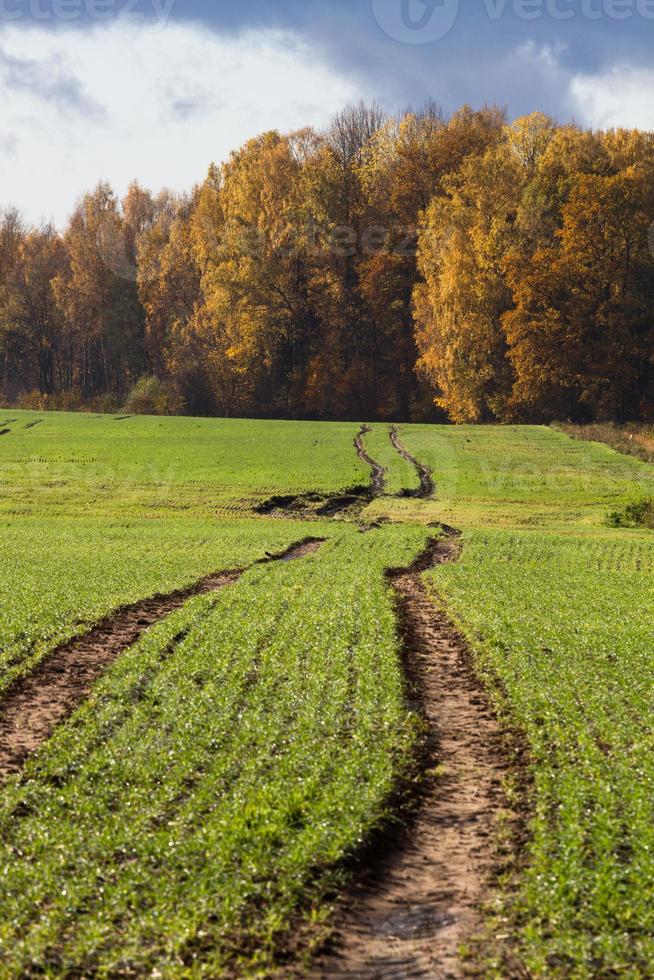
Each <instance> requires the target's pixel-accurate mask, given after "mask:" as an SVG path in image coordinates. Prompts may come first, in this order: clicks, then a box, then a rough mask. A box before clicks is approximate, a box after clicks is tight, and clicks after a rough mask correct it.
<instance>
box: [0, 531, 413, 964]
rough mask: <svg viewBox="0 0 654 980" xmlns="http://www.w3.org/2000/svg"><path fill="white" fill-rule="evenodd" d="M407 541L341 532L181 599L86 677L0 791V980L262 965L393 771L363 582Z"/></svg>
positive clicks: (394, 713) (399, 730) (406, 718)
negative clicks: (97, 675)
mask: <svg viewBox="0 0 654 980" xmlns="http://www.w3.org/2000/svg"><path fill="white" fill-rule="evenodd" d="M425 537H426V536H425V533H424V532H423V531H421V530H419V529H412V530H409V529H403V528H402V529H401V528H386V529H384V530H382V531H379V532H377V533H375V534H369V535H365V536H364V535H361V534H359V533H357V532H356V531H355V530H354V529H351V528H345V527H344V528H342V529H341V530H339V531H338V532H337V533H336V534H335V536H334V538H333V539H332V540H331V541H330V542H328V543H327V544H325V545H324V546H323V549H321V551H320V552H318V553H317V554H316V555H315V556H312V557H310V558H304V559H302V560H301V561H298V562H295V563H288V564H283V563H279V564H276V565H266V566H259V567H257V568H256V569H253V570H252V571H250V572H249V573H248V574H246V576H244V577H243V578H242V579H241V581H240V582H239V583H238V584H237V585H235V586H234V587H232V588H230V589H227V590H225V591H224V592H222V593H220V594H219V595H215V596H211V597H204V598H202V599H196V600H193V601H191V602H189V603H188V605H187V606H185V607H184V609H183V610H181V611H180V612H178V613H177V614H174V615H173V616H171V617H170V618H169V619H168V620H166V621H165V622H163V623H162V624H161V625H160V626H158V627H156V628H155V629H153V630H151V631H150V632H149V633H148V634H147V635H146V636H145V637H144V638H143V639H142V640H141V642H140V643H139V644H138V645H137V646H135V647H134V648H133V649H132V650H131V651H130V652H128V653H127V654H126V655H125V656H123V657H122V658H121V659H120V660H119V661H118V662H117V663H116V664H115V665H114V666H113V667H112V668H111V669H110V670H109V671H108V672H107V674H106V676H105V677H104V679H103V680H102V682H101V683H100V684H99V685H98V686H97V688H96V689H95V691H94V693H93V695H92V697H91V698H90V699H89V701H88V702H87V703H86V704H85V705H84V706H83V707H82V708H81V709H80V710H79V711H78V712H77V714H76V715H75V716H74V717H73V719H72V720H71V721H70V722H69V723H68V724H67V725H65V726H62V727H61V728H60V729H59V730H58V731H57V733H56V735H55V737H54V738H53V739H52V740H51V742H50V743H49V744H48V746H47V747H46V749H45V750H44V751H42V752H41V753H40V755H39V756H38V757H37V758H36V760H35V761H33V762H32V763H30V764H29V766H28V769H27V772H26V774H25V778H24V779H23V780H22V781H18V780H16V781H14V783H13V784H10V785H9V786H7V787H6V788H5V790H4V793H3V797H2V809H1V811H0V831H1V832H0V839H1V840H2V842H3V843H2V845H1V847H0V868H2V890H3V897H2V905H3V924H2V926H1V927H0V948H1V949H2V953H1V954H0V976H2V977H3V978H5V977H6V978H10V977H11V978H13V977H16V976H21V977H31V976H42V975H44V974H46V975H48V976H67V977H68V976H117V975H121V976H126V975H138V976H146V975H148V976H150V975H156V976H161V977H179V976H193V977H201V976H206V977H216V976H219V975H221V973H222V971H224V970H226V969H227V967H228V966H230V967H231V968H232V969H234V970H236V972H237V975H240V976H244V975H251V974H253V973H255V972H257V971H258V970H263V969H264V968H265V967H266V966H268V965H270V959H271V957H272V955H273V953H274V951H275V948H276V946H277V945H278V944H279V941H280V934H281V935H282V936H283V934H284V933H285V932H286V931H287V930H288V927H289V923H290V922H291V921H292V920H293V916H294V913H295V912H296V910H297V908H298V906H304V908H306V904H307V895H311V894H313V895H314V896H316V897H319V896H320V891H321V886H322V887H324V886H325V875H326V874H327V880H332V879H331V877H330V875H329V874H328V869H330V868H331V867H332V866H333V865H334V863H335V862H337V861H338V860H339V859H340V858H342V856H343V855H344V854H346V853H348V852H349V851H352V850H354V849H355V848H356V847H357V845H358V844H360V842H361V841H362V839H364V838H365V837H366V836H367V834H368V833H369V832H370V829H371V827H372V826H374V825H375V823H376V822H378V821H379V819H380V818H381V816H382V814H383V805H384V801H385V800H386V798H387V796H388V794H389V792H390V791H391V790H392V788H393V786H394V784H395V780H396V779H397V776H398V773H400V772H401V771H402V770H403V768H404V767H405V766H406V764H407V760H408V759H409V758H410V747H411V742H412V737H413V725H412V723H411V716H410V715H409V713H408V712H407V710H406V707H405V696H404V680H403V675H402V669H401V665H400V660H399V657H398V655H397V643H398V641H397V637H396V629H395V617H394V612H393V605H392V600H391V596H390V589H389V586H387V584H386V583H385V581H384V577H383V569H384V568H385V567H386V566H387V564H388V562H389V561H391V562H392V563H394V564H398V565H402V564H406V563H408V562H410V561H411V560H413V558H414V557H415V556H416V554H417V553H419V552H420V550H421V549H422V548H423V547H424V542H425ZM152 971H155V972H154V973H153V972H152Z"/></svg>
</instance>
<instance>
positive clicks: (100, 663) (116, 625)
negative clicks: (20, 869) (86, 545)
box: [0, 538, 324, 781]
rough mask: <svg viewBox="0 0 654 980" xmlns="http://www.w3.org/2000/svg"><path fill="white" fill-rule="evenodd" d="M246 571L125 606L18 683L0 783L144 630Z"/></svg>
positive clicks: (11, 695)
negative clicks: (191, 599)
mask: <svg viewBox="0 0 654 980" xmlns="http://www.w3.org/2000/svg"><path fill="white" fill-rule="evenodd" d="M323 541H324V539H322V538H306V539H305V540H303V541H300V542H299V543H298V544H295V545H292V546H291V547H290V548H287V549H286V550H285V551H283V552H282V553H281V554H277V555H267V556H266V557H265V558H263V559H260V560H259V561H258V562H255V563H254V564H267V563H268V562H273V561H294V560H296V559H298V558H303V557H304V556H305V555H308V554H312V553H313V552H315V551H317V550H318V548H319V547H320V545H321V544H322V543H323ZM248 567H251V566H248ZM246 571H247V568H241V569H233V570H230V571H225V572H220V573H218V574H215V575H208V576H206V577H205V578H203V579H202V580H201V581H200V582H198V583H196V584H195V585H192V586H190V587H189V588H187V589H179V590H176V591H175V592H171V593H169V594H168V595H162V596H155V597H153V598H151V599H145V600H143V601H141V602H137V603H134V604H133V605H129V606H125V607H124V608H123V609H120V610H118V611H117V612H115V613H113V614H112V615H110V616H108V617H106V618H105V619H103V620H101V621H100V622H99V623H97V625H95V626H94V627H93V628H92V629H91V630H90V631H89V632H88V633H85V634H84V635H83V636H81V637H78V638H76V639H73V640H70V641H69V642H68V643H65V644H63V645H62V646H60V647H58V648H57V649H55V650H54V651H53V652H52V653H51V654H50V655H49V656H48V657H47V658H46V659H45V660H43V661H42V662H41V663H40V664H38V665H37V666H36V667H35V669H34V670H33V671H32V672H31V673H30V674H29V675H28V676H27V677H25V678H22V679H20V680H18V681H17V682H16V683H15V684H14V685H13V686H12V687H11V688H10V689H9V691H8V692H7V694H6V695H5V698H4V701H3V703H2V705H1V706H0V712H1V713H0V781H1V780H2V779H4V778H6V777H7V776H8V775H10V774H11V773H15V772H19V771H20V770H21V768H22V766H23V765H24V763H25V761H26V759H27V758H28V757H29V756H30V755H32V754H33V753H34V752H36V751H37V749H39V748H40V746H41V745H42V744H43V743H44V742H45V741H47V739H48V738H49V737H50V735H51V734H52V732H53V730H54V728H55V726H56V725H57V724H59V723H60V722H61V721H63V720H64V719H66V718H67V717H68V716H69V715H70V714H72V712H73V711H74V710H75V709H76V708H77V707H78V706H79V705H80V704H81V703H82V701H84V699H85V698H86V697H87V696H88V694H89V692H90V691H91V688H92V687H93V685H94V684H95V682H96V681H97V680H98V679H99V678H100V676H101V675H102V674H103V673H104V671H105V670H106V669H107V667H108V666H109V665H110V664H111V663H113V661H114V660H116V659H117V658H118V657H119V656H120V655H121V654H122V653H124V652H125V651H126V650H127V649H128V648H129V647H131V646H133V644H134V643H135V642H136V641H137V640H138V639H139V638H140V637H141V636H142V635H143V633H145V632H146V630H148V629H149V628H150V627H151V626H153V625H154V624H155V623H158V622H160V621H161V620H162V619H165V618H166V617H167V616H169V615H170V614H171V613H172V612H174V611H175V610H177V609H179V608H180V607H181V606H183V605H184V603H185V602H186V601H187V600H188V599H190V598H192V597H193V596H198V595H206V594H208V593H210V592H217V591H219V590H220V589H224V588H226V587H227V586H229V585H233V584H234V583H235V582H237V581H238V579H239V578H240V577H241V576H242V575H243V574H244V573H245V572H246Z"/></svg>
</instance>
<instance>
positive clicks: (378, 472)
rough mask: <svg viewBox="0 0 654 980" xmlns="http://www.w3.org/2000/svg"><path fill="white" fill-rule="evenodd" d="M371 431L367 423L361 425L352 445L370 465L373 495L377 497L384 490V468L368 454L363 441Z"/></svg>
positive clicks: (359, 455) (360, 457)
mask: <svg viewBox="0 0 654 980" xmlns="http://www.w3.org/2000/svg"><path fill="white" fill-rule="evenodd" d="M369 432H372V429H371V428H370V426H369V425H362V426H361V431H360V432H359V434H358V436H357V437H356V439H355V440H354V446H355V448H356V451H357V455H358V457H359V459H361V460H363V462H364V463H365V464H366V465H367V466H369V467H370V470H371V473H372V492H373V495H374V496H375V497H379V496H380V495H381V494H382V493H383V492H384V486H385V480H384V477H385V475H386V470H385V469H384V467H383V466H381V465H380V464H379V463H377V462H376V461H375V460H374V459H373V458H372V457H371V456H369V455H368V451H367V449H366V445H365V443H364V441H363V440H364V437H365V436H367V435H368V433H369Z"/></svg>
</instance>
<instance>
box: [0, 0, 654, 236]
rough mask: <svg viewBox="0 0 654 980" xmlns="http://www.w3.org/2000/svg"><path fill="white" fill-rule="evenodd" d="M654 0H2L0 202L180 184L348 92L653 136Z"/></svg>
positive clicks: (38, 214) (24, 203)
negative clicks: (489, 107)
mask: <svg viewBox="0 0 654 980" xmlns="http://www.w3.org/2000/svg"><path fill="white" fill-rule="evenodd" d="M653 40H654V0H0V86H1V88H0V91H1V92H2V96H3V98H2V101H1V103H0V105H1V108H0V119H1V122H0V208H4V207H8V206H16V207H18V208H19V210H20V211H21V212H22V214H23V216H24V217H25V219H26V220H27V221H29V222H31V223H39V222H41V221H50V220H52V221H54V222H55V224H57V225H58V226H60V227H61V226H63V225H64V223H65V221H66V218H67V216H68V215H69V214H70V212H71V210H72V208H73V207H74V204H75V201H76V199H77V198H78V197H79V195H80V194H81V193H82V192H84V191H88V190H91V189H92V188H93V187H94V186H95V184H97V182H98V180H101V179H102V180H108V181H109V182H110V183H111V184H112V185H113V186H114V188H115V190H116V192H117V193H118V194H123V193H124V191H125V190H126V188H127V186H128V184H129V182H130V181H131V180H132V179H134V178H138V180H139V181H140V183H142V184H143V185H144V186H146V187H149V188H151V189H152V190H155V191H156V190H159V189H160V188H161V187H164V186H165V187H170V188H172V189H174V190H187V189H190V187H191V186H192V185H193V184H194V183H196V182H197V181H199V180H201V179H202V178H203V177H204V175H205V173H206V170H207V167H208V165H209V164H210V163H211V162H212V161H215V162H220V161H221V160H223V159H225V158H226V157H227V156H228V154H229V152H230V151H231V150H232V149H236V148H237V147H238V146H239V145H241V144H242V143H243V142H244V141H245V140H246V139H248V138H250V137H251V136H254V135H256V134H257V133H259V132H262V131H264V130H267V129H280V130H282V131H288V130H292V129H296V128H299V127H301V126H305V125H313V126H316V127H318V128H320V127H323V126H325V125H327V123H328V122H329V119H330V117H331V116H332V115H333V113H334V112H336V111H338V110H339V109H340V108H342V107H343V106H344V105H346V104H347V103H349V102H353V101H357V100H359V99H361V98H363V99H366V100H373V99H374V100H376V101H378V102H379V103H381V104H382V105H383V106H384V107H385V108H386V109H388V110H389V111H391V112H396V111H399V110H401V109H404V108H407V107H410V106H418V105H420V104H421V103H423V102H425V101H426V100H427V99H431V100H434V101H436V102H437V103H439V104H440V105H441V106H442V107H443V109H444V111H445V112H451V111H453V110H454V109H456V108H457V107H458V106H460V105H462V104H464V103H467V104H470V105H473V106H480V105H483V104H484V103H497V104H499V105H502V106H504V107H506V109H507V111H508V113H509V115H510V116H511V117H512V118H513V117H516V116H519V115H521V114H524V113H527V112H531V111H533V110H536V109H540V110H541V111H544V112H548V113H550V114H552V115H553V116H555V117H556V118H557V119H559V120H560V121H562V122H565V121H569V120H574V121H576V122H579V123H582V124H584V125H588V126H593V127H611V126H640V127H643V128H652V129H654V98H653V97H652V92H653V85H654V45H653V44H652V41H653Z"/></svg>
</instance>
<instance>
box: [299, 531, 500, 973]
mask: <svg viewBox="0 0 654 980" xmlns="http://www.w3.org/2000/svg"><path fill="white" fill-rule="evenodd" d="M459 553H460V543H459V540H458V537H457V536H455V535H454V534H450V535H448V536H447V537H445V538H444V539H439V540H438V541H436V542H432V543H431V544H430V545H429V547H428V549H427V551H426V552H425V553H424V554H423V555H422V556H421V558H420V559H419V560H418V561H417V562H416V563H415V565H413V566H412V567H411V568H410V569H404V570H401V571H394V572H391V573H389V580H390V581H391V583H392V585H393V588H394V589H395V592H396V595H397V604H398V616H399V620H400V625H401V632H402V637H403V646H404V657H405V664H406V671H407V675H408V680H409V688H410V696H411V697H412V698H413V700H414V702H416V703H417V705H418V706H419V710H420V713H421V714H422V717H423V719H424V725H425V730H424V734H423V736H422V740H421V745H420V747H419V758H418V762H419V773H418V779H417V780H416V785H417V789H416V790H415V792H414V793H412V795H413V799H412V801H411V802H412V803H413V805H412V806H411V807H408V806H407V808H406V809H405V810H404V812H403V813H400V817H401V818H402V819H401V820H396V821H394V822H393V824H392V827H391V829H389V830H388V831H387V832H386V833H385V834H384V836H383V839H382V840H381V841H380V842H379V843H378V846H377V847H376V849H375V854H374V857H373V858H372V860H371V861H370V862H369V864H368V867H367V868H366V870H365V871H364V873H363V874H361V875H360V876H359V878H358V881H357V882H356V884H355V885H354V886H353V887H352V888H351V890H350V891H349V893H348V894H347V895H346V896H345V897H344V898H343V899H342V900H341V901H340V902H339V903H338V905H337V909H336V913H335V919H334V921H335V929H334V932H333V934H332V937H331V939H330V942H329V946H328V947H327V948H326V950H325V952H324V953H323V954H322V955H321V956H320V957H319V958H318V959H317V960H316V964H315V969H314V970H313V971H312V974H311V975H312V977H313V978H314V980H318V978H321V980H323V978H324V980H327V978H330V980H331V978H334V977H336V978H340V977H343V978H345V977H348V978H361V980H373V978H374V980H377V978H379V980H394V978H397V980H400V978H402V980H405V978H414V977H416V978H418V977H428V978H434V980H436V978H438V980H447V978H460V977H463V976H465V975H466V968H465V964H464V963H463V961H462V959H461V955H460V947H461V945H462V944H464V943H465V942H466V941H468V940H469V939H471V938H472V937H474V936H475V935H477V934H479V933H480V932H481V931H482V929H483V916H482V911H481V907H482V904H483V903H484V901H485V900H486V899H487V898H488V897H489V896H490V894H491V893H492V876H493V873H494V871H495V870H496V865H497V863H498V858H497V852H496V849H495V839H496V834H497V831H498V828H499V822H500V815H501V814H502V813H503V811H505V807H506V800H505V797H504V792H503V779H504V777H505V776H506V774H507V773H508V772H509V771H510V762H509V757H508V753H507V749H506V738H505V733H504V732H503V730H502V727H501V726H500V724H499V722H498V721H497V720H496V718H495V716H494V714H493V711H492V709H491V706H490V703H489V701H488V699H487V696H486V694H485V693H484V690H483V688H482V686H481V684H480V682H479V681H478V679H477V678H476V676H475V674H474V671H473V669H472V666H471V658H470V653H469V650H468V648H467V646H466V643H465V641H464V640H463V638H462V637H461V636H460V634H459V633H458V632H457V631H456V629H455V627H454V626H453V625H452V623H451V621H450V620H449V619H448V617H447V615H446V613H445V612H444V611H443V610H442V609H441V608H440V607H439V606H438V605H436V603H435V602H434V601H433V600H432V599H431V598H430V596H429V595H428V593H427V590H426V588H425V585H424V583H423V581H422V579H421V573H422V572H423V571H426V570H427V569H429V568H432V567H434V566H437V565H439V564H443V563H445V562H450V561H455V560H457V559H458V557H459Z"/></svg>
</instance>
